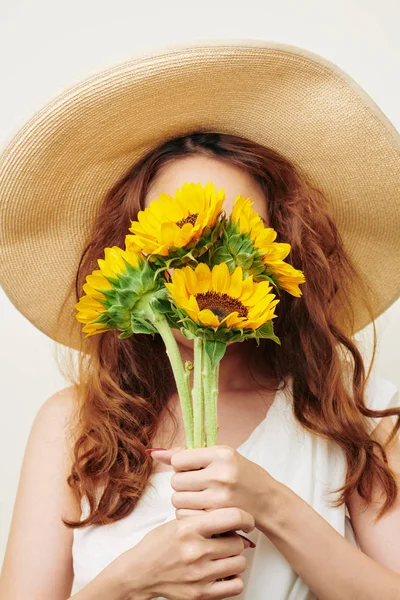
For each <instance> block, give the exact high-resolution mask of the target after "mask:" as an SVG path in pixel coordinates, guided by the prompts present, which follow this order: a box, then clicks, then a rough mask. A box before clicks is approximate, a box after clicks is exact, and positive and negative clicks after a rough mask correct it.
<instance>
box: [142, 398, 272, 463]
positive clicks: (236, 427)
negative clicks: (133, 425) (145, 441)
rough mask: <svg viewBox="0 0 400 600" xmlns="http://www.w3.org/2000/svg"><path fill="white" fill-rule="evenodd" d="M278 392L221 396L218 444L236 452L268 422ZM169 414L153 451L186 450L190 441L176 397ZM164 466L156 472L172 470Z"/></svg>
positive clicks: (153, 445)
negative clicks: (267, 418)
mask: <svg viewBox="0 0 400 600" xmlns="http://www.w3.org/2000/svg"><path fill="white" fill-rule="evenodd" d="M274 396H275V391H263V392H262V393H260V392H254V391H251V392H230V393H229V394H220V395H219V398H218V406H217V410H218V426H219V429H218V444H219V445H227V446H231V447H232V448H238V447H239V446H241V445H242V444H243V443H244V442H245V441H246V440H247V439H248V438H249V436H250V435H251V434H252V432H253V431H254V430H255V429H256V428H257V427H258V426H259V425H260V423H261V422H262V421H263V420H264V419H265V418H266V416H267V414H268V411H269V409H270V407H271V405H272V403H273V401H274ZM169 409H170V411H171V412H170V413H168V412H167V411H166V412H165V415H162V418H161V420H160V423H159V426H158V428H157V432H156V435H155V436H154V438H153V440H152V447H153V448H172V447H174V446H181V447H185V445H186V438H185V431H184V427H183V421H182V416H181V409H180V406H179V403H178V401H177V399H176V398H175V397H174V398H173V399H172V400H171V402H170V405H169ZM163 467H165V465H162V464H161V463H159V464H157V465H156V466H155V472H158V471H163V470H168V469H167V467H165V468H163Z"/></svg>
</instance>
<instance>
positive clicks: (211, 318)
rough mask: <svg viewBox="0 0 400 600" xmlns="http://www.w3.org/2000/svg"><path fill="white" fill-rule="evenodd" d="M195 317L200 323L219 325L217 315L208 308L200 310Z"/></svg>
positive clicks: (212, 325)
mask: <svg viewBox="0 0 400 600" xmlns="http://www.w3.org/2000/svg"><path fill="white" fill-rule="evenodd" d="M197 317H198V319H199V321H200V323H202V324H203V325H209V326H211V327H218V325H219V321H218V317H217V316H216V315H214V313H213V312H212V311H211V310H209V309H208V308H205V309H204V310H201V311H200V312H199V313H198V315H197Z"/></svg>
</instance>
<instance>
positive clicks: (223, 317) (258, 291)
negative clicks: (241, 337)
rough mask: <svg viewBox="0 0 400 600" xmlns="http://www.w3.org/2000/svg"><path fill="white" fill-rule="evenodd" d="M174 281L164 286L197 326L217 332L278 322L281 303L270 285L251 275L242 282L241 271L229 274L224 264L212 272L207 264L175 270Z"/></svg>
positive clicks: (238, 269) (237, 268) (239, 269)
mask: <svg viewBox="0 0 400 600" xmlns="http://www.w3.org/2000/svg"><path fill="white" fill-rule="evenodd" d="M171 279H172V281H171V282H170V283H165V287H166V288H167V289H168V291H169V292H170V294H171V296H172V298H173V300H174V302H175V304H176V305H177V306H178V307H179V308H180V309H182V310H183V311H184V312H185V313H186V314H187V315H188V316H189V317H190V319H191V320H192V321H194V322H195V323H197V324H199V325H202V326H206V327H207V326H208V327H212V328H214V329H217V328H221V327H222V326H224V327H225V328H228V329H233V328H239V329H242V330H243V329H247V330H248V329H252V330H256V329H258V328H259V327H262V326H263V325H264V324H265V323H266V322H267V321H270V320H272V319H274V318H276V316H277V315H276V314H274V309H275V306H276V304H277V303H278V302H279V300H278V299H275V298H276V297H275V295H274V294H270V293H269V292H270V290H271V289H272V287H271V286H270V285H269V283H268V282H267V281H262V282H260V283H255V282H254V281H253V277H252V276H251V275H250V276H249V277H247V278H246V279H243V271H242V268H241V267H236V269H235V270H234V272H233V273H232V274H230V273H229V269H228V266H227V265H226V264H225V263H221V264H219V265H215V266H214V267H213V269H212V270H210V268H209V267H208V265H206V264H205V263H199V264H198V265H197V267H196V268H195V269H192V268H191V267H189V266H186V267H184V268H183V269H175V270H174V272H173V273H172V275H171Z"/></svg>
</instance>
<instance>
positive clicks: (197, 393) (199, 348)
mask: <svg viewBox="0 0 400 600" xmlns="http://www.w3.org/2000/svg"><path fill="white" fill-rule="evenodd" d="M203 353H204V348H203V340H202V339H201V338H198V337H196V338H195V339H194V370H193V390H192V397H193V422H194V447H195V448H202V447H203V431H204V410H203V385H202V363H203Z"/></svg>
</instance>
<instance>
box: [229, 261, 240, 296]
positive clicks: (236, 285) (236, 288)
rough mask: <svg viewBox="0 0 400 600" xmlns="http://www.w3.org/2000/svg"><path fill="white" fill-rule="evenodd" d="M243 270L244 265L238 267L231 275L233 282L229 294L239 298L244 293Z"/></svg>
mask: <svg viewBox="0 0 400 600" xmlns="http://www.w3.org/2000/svg"><path fill="white" fill-rule="evenodd" d="M242 281H243V271H242V267H236V269H235V270H234V271H233V273H232V275H231V283H230V286H229V292H228V294H229V296H231V298H239V296H240V294H241V293H242Z"/></svg>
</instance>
